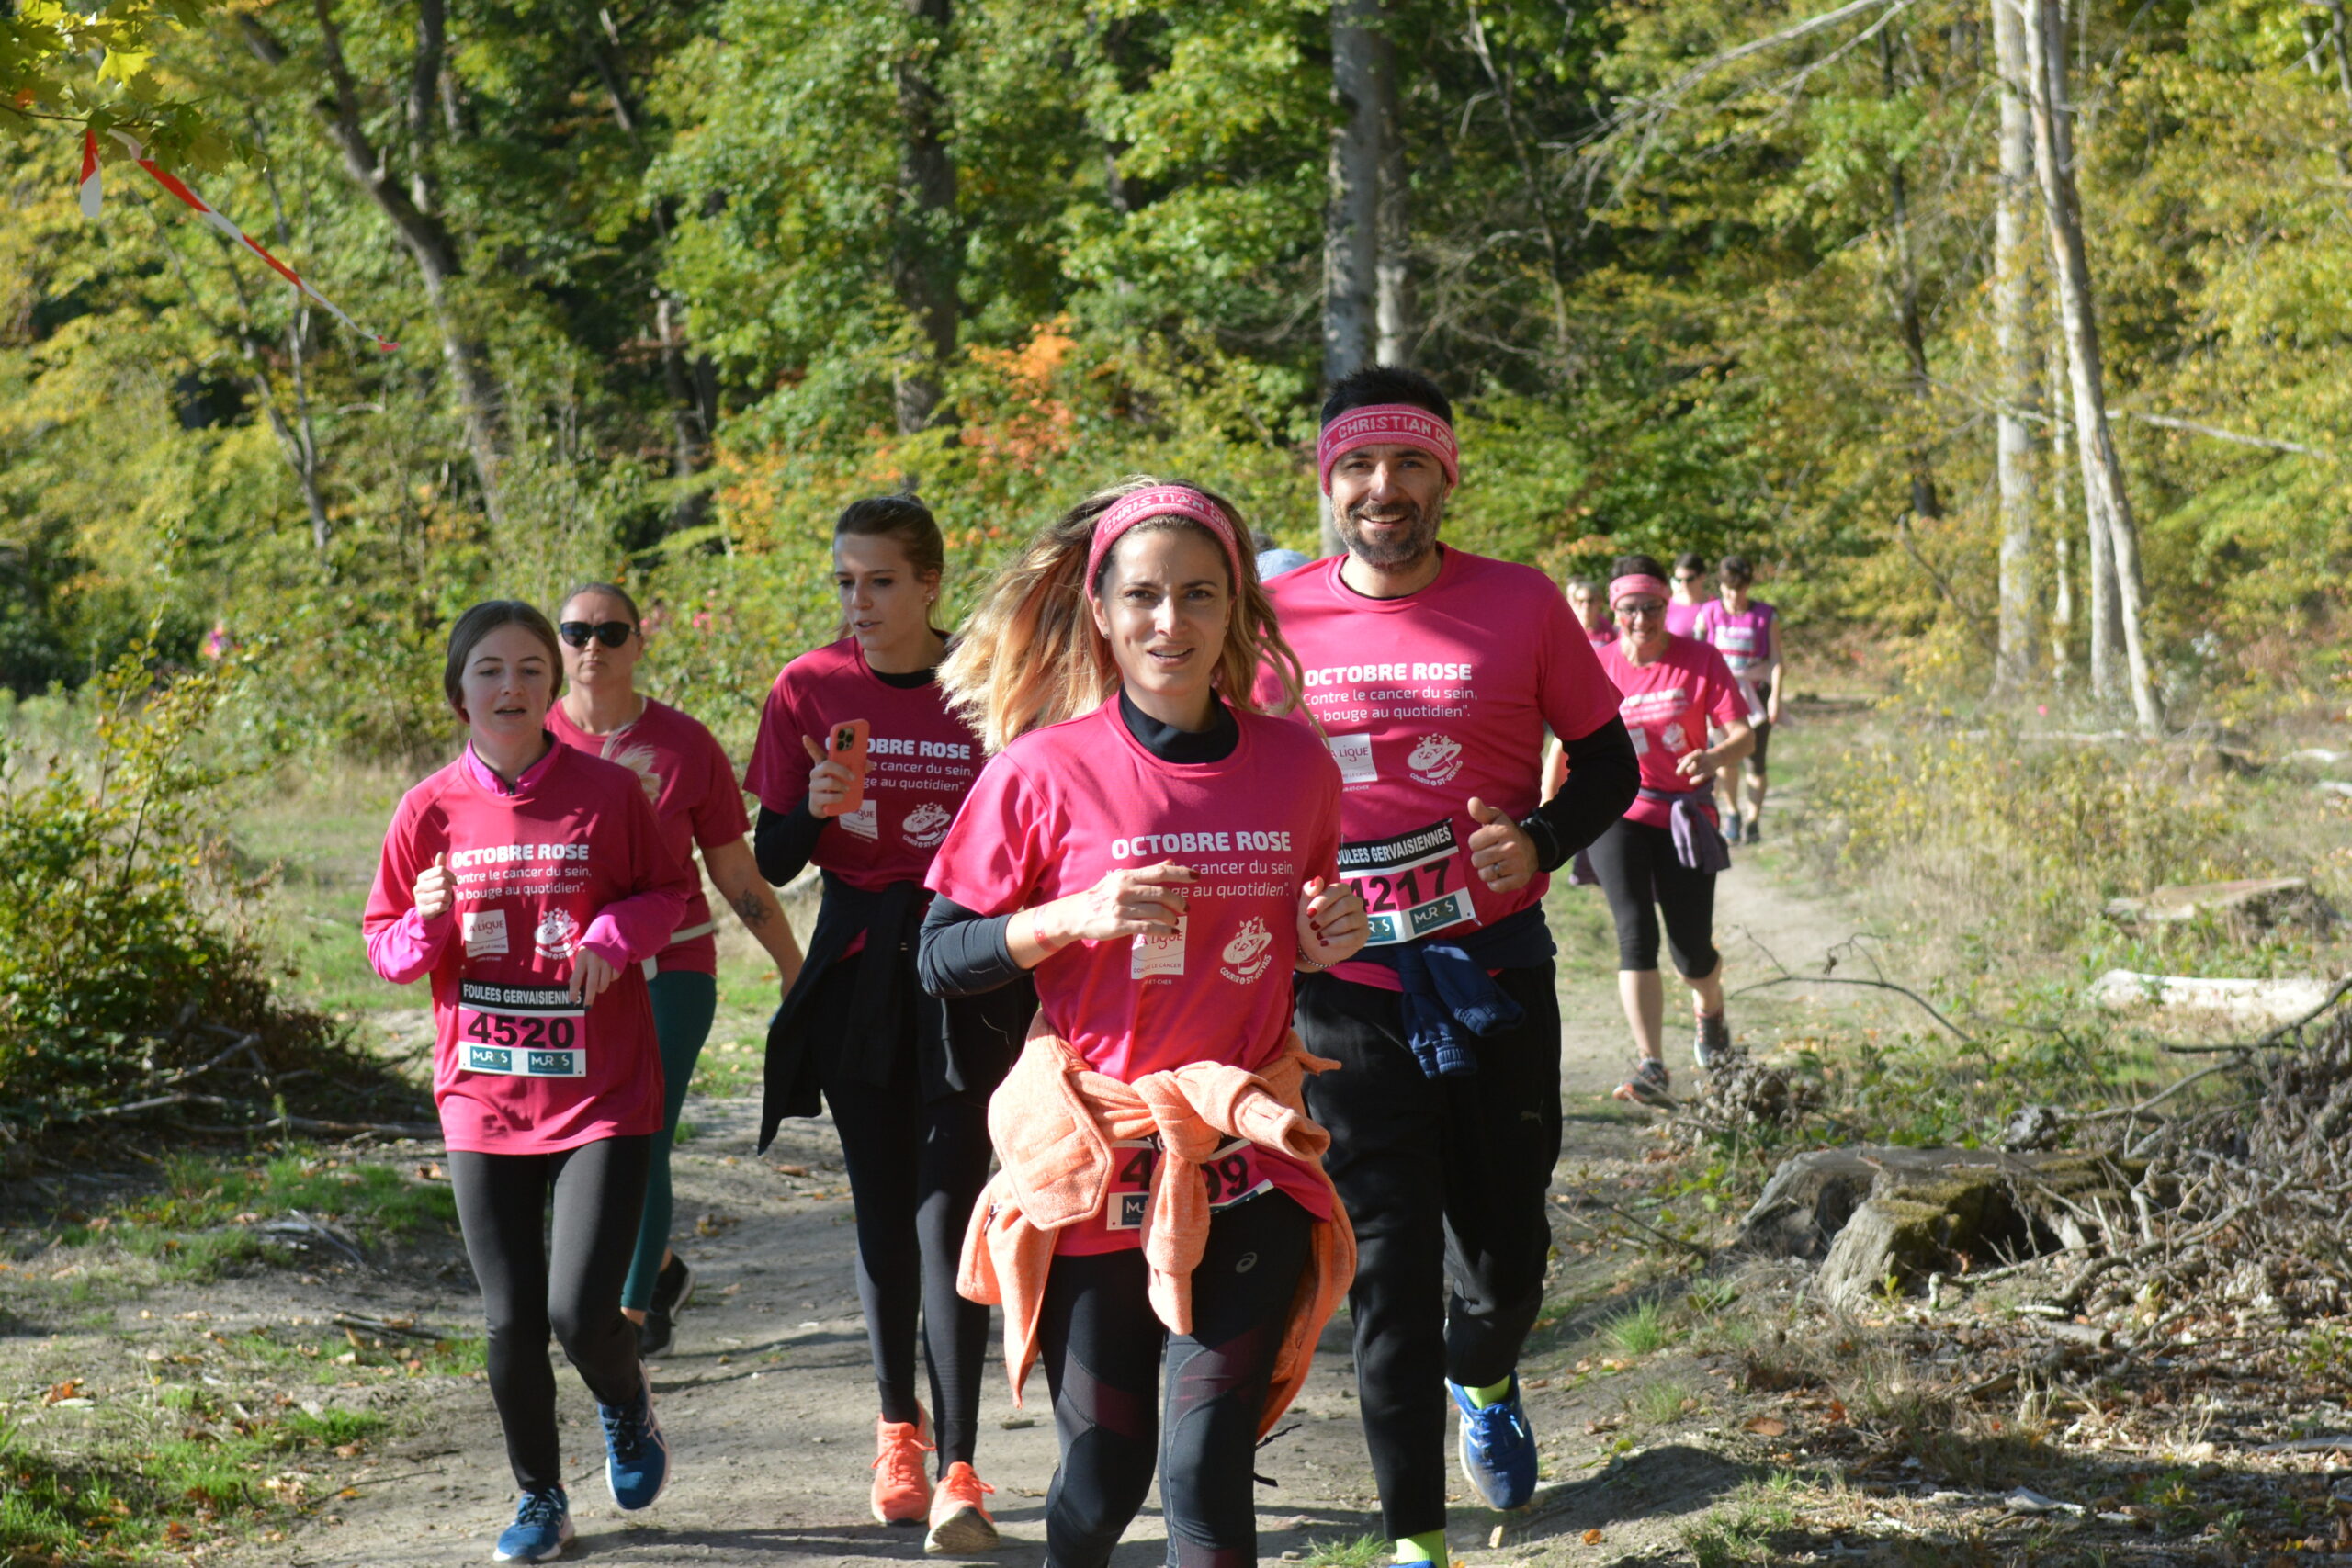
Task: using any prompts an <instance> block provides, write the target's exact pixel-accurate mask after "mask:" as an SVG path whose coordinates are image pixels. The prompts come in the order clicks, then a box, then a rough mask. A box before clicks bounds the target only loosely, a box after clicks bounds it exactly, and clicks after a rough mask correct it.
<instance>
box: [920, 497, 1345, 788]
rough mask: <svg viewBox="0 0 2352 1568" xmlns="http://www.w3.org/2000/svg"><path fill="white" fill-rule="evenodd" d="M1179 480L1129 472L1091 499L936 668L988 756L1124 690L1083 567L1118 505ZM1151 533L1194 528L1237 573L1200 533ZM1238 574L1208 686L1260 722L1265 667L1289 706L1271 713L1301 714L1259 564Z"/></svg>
mask: <svg viewBox="0 0 2352 1568" xmlns="http://www.w3.org/2000/svg"><path fill="white" fill-rule="evenodd" d="M1184 482H1185V481H1183V480H1181V479H1154V478H1152V477H1150V476H1149V475H1146V474H1131V475H1129V476H1128V477H1127V478H1125V479H1121V480H1119V481H1118V482H1117V483H1116V484H1114V485H1111V486H1108V487H1107V488H1105V489H1103V490H1099V491H1095V492H1094V493H1093V494H1092V495H1090V496H1088V497H1087V498H1086V499H1085V500H1084V501H1081V502H1079V503H1078V504H1077V505H1076V506H1073V507H1071V508H1070V509H1069V511H1068V512H1066V513H1062V515H1061V516H1060V518H1059V519H1057V521H1056V522H1055V523H1054V524H1053V525H1052V526H1050V527H1048V528H1047V529H1046V531H1045V532H1044V533H1042V534H1040V535H1038V536H1037V537H1036V538H1035V539H1034V540H1032V541H1031V542H1030V545H1029V547H1028V548H1027V549H1025V550H1023V551H1022V553H1021V558H1020V559H1019V560H1017V561H1015V562H1013V564H1012V566H1010V567H1008V568H1006V569H1005V571H1004V573H1003V575H1002V576H1001V577H999V578H998V579H997V580H996V582H995V584H994V585H993V586H992V587H990V588H989V592H988V597H987V598H986V599H984V600H982V601H981V603H980V607H979V608H978V610H976V611H975V612H973V615H972V619H971V622H970V624H968V625H967V626H965V628H964V633H963V636H962V637H960V638H958V639H957V641H956V649H955V651H954V652H952V653H950V654H949V655H948V656H947V661H946V662H945V663H944V664H942V665H941V666H940V667H939V684H940V687H941V689H942V690H943V691H944V692H945V694H946V696H947V703H948V705H949V707H951V708H952V709H953V710H954V711H955V713H956V716H958V717H959V718H961V719H963V721H964V722H965V723H966V724H967V725H969V726H971V728H973V729H974V730H976V731H978V734H979V737H980V742H981V744H982V745H983V746H984V747H986V748H987V750H989V752H990V753H991V754H993V753H995V752H998V751H1001V750H1004V748H1005V747H1006V746H1008V745H1009V744H1011V743H1012V741H1013V740H1014V739H1017V738H1019V737H1021V736H1023V735H1026V734H1027V733H1028V732H1029V731H1030V730H1032V729H1035V728H1040V727H1042V726H1045V725H1048V724H1059V723H1060V722H1061V721H1062V720H1064V719H1066V718H1075V717H1077V716H1079V715H1080V714H1082V713H1089V712H1091V711H1092V710H1093V709H1095V708H1098V707H1100V706H1102V705H1103V704H1104V703H1105V702H1107V701H1109V700H1110V697H1111V694H1112V693H1114V692H1115V691H1117V690H1118V689H1119V666H1118V662H1117V660H1115V659H1114V658H1113V657H1112V653H1111V645H1110V643H1109V641H1108V640H1107V639H1106V638H1105V637H1103V634H1102V633H1101V632H1099V631H1097V630H1096V629H1095V626H1094V616H1093V613H1092V612H1091V609H1090V608H1089V606H1088V604H1087V597H1086V591H1087V586H1088V585H1087V583H1086V581H1085V577H1086V557H1087V552H1088V550H1089V549H1090V547H1091V546H1092V544H1093V542H1094V525H1095V522H1096V520H1097V519H1099V518H1100V517H1101V516H1102V515H1103V513H1105V512H1107V511H1109V510H1110V508H1111V506H1112V505H1113V504H1114V502H1117V501H1118V499H1119V498H1120V497H1121V496H1123V495H1126V494H1128V493H1129V492H1131V491H1138V490H1143V489H1146V488H1147V487H1149V486H1152V485H1163V484H1182V483H1184ZM1187 488H1189V489H1193V490H1198V491H1201V493H1202V494H1203V495H1205V496H1207V497H1208V498H1209V500H1210V501H1212V502H1216V507H1217V509H1218V510H1219V511H1221V512H1223V513H1225V515H1226V519H1227V521H1228V522H1229V523H1231V524H1232V525H1233V531H1234V536H1235V537H1236V538H1241V539H1246V538H1248V537H1249V536H1250V531H1249V529H1248V527H1247V526H1245V525H1243V523H1242V521H1241V515H1240V513H1238V512H1237V511H1235V510H1234V506H1233V503H1232V502H1229V501H1227V500H1226V499H1225V497H1223V496H1221V495H1219V494H1217V493H1216V491H1211V490H1204V489H1202V487H1201V486H1199V485H1189V486H1188V487H1187ZM1151 528H1190V529H1192V530H1193V531H1194V532H1196V533H1199V534H1200V535H1201V536H1203V537H1204V538H1210V539H1211V540H1212V542H1216V543H1217V555H1218V557H1219V558H1221V559H1227V565H1228V570H1232V568H1231V562H1230V560H1229V558H1227V552H1226V550H1225V547H1224V546H1223V544H1222V543H1221V542H1217V541H1216V540H1215V538H1214V536H1212V535H1211V534H1210V533H1209V530H1207V529H1206V528H1204V527H1202V526H1201V525H1199V524H1198V523H1193V522H1188V521H1186V520H1185V519H1183V518H1181V517H1167V518H1153V519H1150V520H1148V521H1146V522H1144V523H1140V524H1138V525H1136V530H1135V531H1136V532H1140V531H1142V530H1144V529H1151ZM1110 564H1111V563H1110V559H1109V558H1107V557H1106V558H1104V560H1103V570H1106V571H1107V570H1110ZM1239 571H1240V574H1241V575H1240V581H1237V582H1236V583H1235V584H1234V585H1233V615H1232V619H1231V620H1230V621H1229V622H1228V623H1227V626H1226V633H1225V648H1224V649H1223V650H1222V651H1221V652H1220V653H1219V654H1218V656H1217V661H1216V670H1215V671H1213V672H1212V674H1211V676H1210V682H1211V684H1212V685H1213V686H1214V687H1215V688H1216V691H1217V692H1218V693H1219V694H1221V695H1222V696H1223V697H1224V698H1225V700H1226V702H1227V705H1230V706H1233V707H1237V708H1239V709H1240V710H1241V711H1243V712H1244V713H1263V712H1266V711H1268V710H1267V709H1264V708H1261V707H1260V706H1259V705H1258V702H1257V699H1256V697H1255V696H1254V695H1253V692H1254V690H1255V688H1256V686H1257V682H1258V671H1259V670H1260V668H1261V666H1263V667H1265V668H1268V669H1271V670H1272V671H1273V672H1274V675H1275V678H1276V679H1277V680H1279V681H1280V682H1282V687H1283V697H1284V701H1283V705H1281V706H1280V707H1279V708H1276V709H1273V710H1272V711H1274V712H1278V713H1287V712H1289V711H1290V710H1291V709H1293V708H1295V707H1296V706H1297V705H1298V702H1299V693H1300V690H1301V686H1302V683H1303V676H1302V675H1301V672H1300V670H1299V663H1298V655H1297V654H1295V653H1294V652H1292V651H1291V647H1290V644H1288V643H1287V642H1284V641H1283V635H1282V630H1281V628H1280V627H1279V626H1277V625H1276V624H1275V620H1274V606H1273V602H1272V600H1270V599H1268V598H1267V597H1266V590H1265V588H1264V587H1263V586H1262V585H1261V583H1260V582H1259V581H1258V569H1257V566H1256V565H1255V563H1254V562H1252V561H1251V559H1250V556H1249V554H1248V552H1246V551H1245V552H1243V553H1242V555H1241V560H1240V565H1239Z"/></svg>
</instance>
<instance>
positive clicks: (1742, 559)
mask: <svg viewBox="0 0 2352 1568" xmlns="http://www.w3.org/2000/svg"><path fill="white" fill-rule="evenodd" d="M1715 575H1716V577H1717V578H1718V579H1719V580H1720V581H1724V582H1727V583H1729V584H1730V585H1731V586H1732V587H1734V588H1745V587H1747V585H1748V584H1749V583H1751V582H1753V581H1756V569H1755V568H1754V567H1752V566H1750V565H1748V564H1747V557H1746V556H1725V557H1724V558H1723V564H1722V565H1720V566H1718V567H1717V568H1715Z"/></svg>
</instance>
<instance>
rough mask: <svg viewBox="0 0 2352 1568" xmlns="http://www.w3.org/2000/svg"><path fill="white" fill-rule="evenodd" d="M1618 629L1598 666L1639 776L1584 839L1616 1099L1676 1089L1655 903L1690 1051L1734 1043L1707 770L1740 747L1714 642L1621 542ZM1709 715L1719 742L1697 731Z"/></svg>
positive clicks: (1742, 727) (1646, 1100) (1613, 586)
mask: <svg viewBox="0 0 2352 1568" xmlns="http://www.w3.org/2000/svg"><path fill="white" fill-rule="evenodd" d="M1609 603H1610V604H1611V607H1612V608H1613V609H1614V610H1615V611H1616V614H1617V640H1616V641H1615V642H1613V643H1611V644H1610V645H1609V646H1608V647H1606V648H1603V649H1600V667H1601V669H1602V670H1604V671H1607V672H1608V675H1609V678H1610V679H1611V681H1614V682H1616V683H1617V690H1618V691H1619V693H1620V694H1622V697H1621V700H1620V702H1619V705H1618V709H1617V711H1618V714H1619V716H1621V717H1623V719H1624V721H1625V728H1626V729H1627V731H1628V732H1630V733H1631V734H1632V736H1633V738H1634V752H1635V754H1636V755H1637V756H1638V757H1639V759H1640V761H1641V769H1642V785H1641V791H1640V793H1639V794H1638V795H1635V797H1634V804H1633V805H1632V806H1631V807H1627V808H1626V811H1625V815H1624V816H1623V817H1622V818H1619V819H1618V821H1617V824H1616V825H1615V826H1614V827H1612V828H1611V829H1609V831H1607V832H1606V833H1603V834H1602V835H1601V836H1600V838H1598V839H1596V840H1593V842H1592V847H1591V849H1589V851H1587V852H1586V853H1587V855H1588V857H1589V860H1590V862H1591V864H1592V869H1593V873H1594V874H1595V875H1596V876H1597V877H1599V879H1600V890H1601V892H1602V893H1603V894H1604V895H1606V896H1607V897H1608V899H1609V913H1610V915H1611V919H1613V920H1614V921H1615V923H1616V926H1617V998H1618V1000H1619V1002H1620V1003H1622V1004H1623V1007H1624V1010H1625V1022H1626V1023H1627V1025H1628V1026H1629V1027H1631V1029H1632V1030H1633V1032H1634V1055H1635V1061H1634V1071H1633V1074H1632V1076H1631V1077H1627V1078H1626V1080H1625V1081H1624V1082H1623V1084H1620V1085H1619V1086H1618V1087H1617V1090H1616V1095H1617V1098H1618V1099H1620V1100H1637V1101H1640V1102H1641V1103H1643V1104H1647V1105H1670V1104H1672V1103H1673V1098H1672V1089H1671V1080H1670V1077H1669V1075H1668V1072H1667V1068H1666V1061H1665V1049H1664V1043H1665V1031H1666V988H1665V985H1664V983H1663V982H1662V981H1661V980H1660V978H1659V976H1658V968H1657V945H1658V943H1657V938H1658V917H1659V916H1661V915H1663V916H1664V917H1665V918H1666V940H1667V945H1668V948H1669V949H1670V950H1671V951H1672V953H1673V955H1674V967H1675V970H1676V972H1677V973H1679V975H1680V976H1682V983H1683V984H1684V985H1686V986H1688V987H1690V988H1691V1002H1692V1005H1693V1007H1694V1009H1695V1010H1696V1011H1697V1014H1698V1018H1697V1031H1698V1032H1697V1037H1696V1039H1695V1041H1694V1043H1693V1044H1692V1048H1691V1049H1692V1054H1693V1055H1695V1056H1697V1058H1698V1062H1699V1066H1700V1068H1701V1070H1702V1071H1704V1070H1706V1069H1707V1068H1709V1067H1711V1066H1713V1065H1714V1063H1715V1062H1716V1061H1718V1060H1719V1059H1720V1058H1721V1055H1722V1053H1724V1051H1727V1050H1729V1049H1730V1047H1731V1029H1730V1026H1729V1025H1728V1024H1727V1023H1726V1022H1725V1021H1724V977H1723V967H1724V966H1723V957H1722V955H1721V954H1720V953H1717V952H1716V951H1715V937H1714V926H1715V876H1716V874H1717V873H1719V872H1721V871H1723V870H1724V869H1725V868H1727V867H1728V866H1729V865H1730V864H1731V852H1730V851H1729V850H1728V849H1726V848H1725V847H1724V841H1723V836H1722V833H1721V831H1720V830H1719V829H1718V828H1717V826H1716V817H1715V803H1714V795H1713V788H1712V783H1711V781H1712V780H1713V777H1714V774H1715V771H1716V770H1717V769H1718V768H1721V767H1723V766H1724V764H1725V763H1727V762H1733V761H1738V760H1739V759H1740V758H1742V757H1744V756H1746V755H1747V749H1748V747H1749V746H1750V745H1751V744H1753V743H1754V739H1755V738H1754V736H1753V735H1751V734H1750V733H1749V730H1748V728H1747V699H1746V698H1745V697H1744V696H1743V695H1742V694H1741V693H1740V689H1739V682H1736V681H1735V680H1733V679H1732V673H1731V670H1730V668H1729V667H1728V666H1726V665H1725V664H1724V656H1723V655H1722V654H1720V653H1718V652H1717V651H1715V649H1713V647H1712V646H1710V645H1708V644H1706V643H1703V642H1699V641H1696V640H1694V639H1692V638H1691V637H1680V636H1678V635H1676V634H1675V633H1673V632H1669V631H1668V630H1667V629H1666V615H1667V609H1668V598H1667V587H1666V580H1665V578H1664V576H1663V575H1662V574H1661V573H1660V572H1659V570H1658V564H1657V560H1655V559H1654V558H1651V557H1649V556H1620V557H1619V558H1617V565H1616V568H1615V570H1614V572H1613V573H1612V576H1611V581H1610V584H1609ZM1710 719H1712V720H1713V722H1714V723H1715V724H1717V725H1720V726H1721V727H1722V728H1723V730H1724V739H1723V743H1722V744H1721V745H1718V746H1714V747H1710V746H1708V744H1707V725H1708V721H1709V720H1710Z"/></svg>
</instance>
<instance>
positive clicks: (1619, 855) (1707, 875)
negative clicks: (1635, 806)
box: [1585, 818, 1722, 980]
mask: <svg viewBox="0 0 2352 1568" xmlns="http://www.w3.org/2000/svg"><path fill="white" fill-rule="evenodd" d="M1585 853H1586V854H1587V855H1588V856H1589V858H1590V859H1591V861H1592V871H1593V874H1594V875H1595V876H1598V877H1599V878H1600V891H1601V893H1602V895H1603V896H1604V897H1607V898H1608V900H1609V913H1610V915H1611V917H1612V918H1613V919H1615V920H1616V922H1617V967H1618V968H1620V969H1632V970H1645V969H1655V968H1657V919H1658V916H1659V915H1661V914H1663V915H1664V916H1665V917H1666V942H1667V946H1668V948H1669V949H1670V950H1671V951H1672V952H1673V954H1674V967H1675V971H1676V973H1678V974H1679V975H1681V976H1683V977H1684V978H1686V979H1691V980H1703V979H1705V978H1706V977H1707V976H1710V975H1712V974H1713V973H1714V972H1715V965H1716V964H1718V963H1719V962H1721V960H1722V955H1721V954H1720V953H1717V952H1716V951H1715V874H1714V873H1713V872H1712V871H1692V870H1691V869H1690V868H1689V867H1688V866H1686V865H1684V864H1683V863H1682V862H1681V861H1680V860H1679V859H1677V858H1676V856H1675V853H1674V834H1673V832H1672V831H1671V830H1670V829H1665V828H1653V827H1651V826H1650V825H1649V824H1648V823H1646V822H1635V821H1633V820H1631V819H1628V818H1621V819H1620V820H1619V821H1618V822H1617V824H1616V826H1614V827H1612V828H1611V829H1609V831H1607V832H1606V833H1603V834H1601V835H1600V837H1599V838H1598V839H1595V840H1593V841H1592V846H1591V847H1590V848H1589V849H1588V850H1587V851H1586V852H1585Z"/></svg>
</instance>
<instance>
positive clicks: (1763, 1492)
mask: <svg viewBox="0 0 2352 1568" xmlns="http://www.w3.org/2000/svg"><path fill="white" fill-rule="evenodd" d="M1800 1484H1801V1483H1799V1482H1798V1480H1797V1478H1796V1477H1795V1476H1793V1475H1791V1474H1789V1473H1787V1472H1784V1471H1783V1472H1775V1473H1774V1474H1773V1475H1772V1476H1771V1477H1770V1479H1768V1480H1765V1481H1759V1482H1751V1483H1748V1484H1747V1485H1745V1486H1743V1487H1741V1488H1740V1489H1739V1490H1738V1491H1737V1492H1736V1493H1735V1494H1733V1495H1732V1498H1731V1500H1730V1501H1729V1502H1727V1503H1725V1504H1724V1506H1722V1507H1720V1508H1715V1509H1712V1510H1710V1511H1709V1512H1708V1513H1707V1515H1706V1517H1703V1518H1702V1519H1700V1520H1699V1521H1698V1523H1696V1524H1691V1525H1685V1526H1683V1527H1682V1530H1681V1536H1682V1545H1683V1548H1684V1549H1685V1550H1686V1551H1689V1552H1690V1553H1691V1558H1692V1560H1693V1561H1694V1562H1696V1563H1697V1564H1698V1568H1733V1565H1734V1564H1736V1563H1747V1562H1772V1561H1773V1553H1772V1538H1773V1537H1774V1536H1777V1535H1780V1534H1782V1533H1784V1532H1786V1531H1788V1530H1792V1529H1795V1528H1796V1524H1797V1510H1796V1494H1797V1489H1798V1487H1799V1485H1800Z"/></svg>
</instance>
